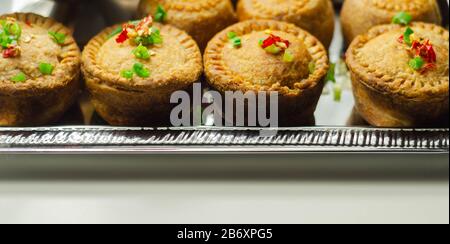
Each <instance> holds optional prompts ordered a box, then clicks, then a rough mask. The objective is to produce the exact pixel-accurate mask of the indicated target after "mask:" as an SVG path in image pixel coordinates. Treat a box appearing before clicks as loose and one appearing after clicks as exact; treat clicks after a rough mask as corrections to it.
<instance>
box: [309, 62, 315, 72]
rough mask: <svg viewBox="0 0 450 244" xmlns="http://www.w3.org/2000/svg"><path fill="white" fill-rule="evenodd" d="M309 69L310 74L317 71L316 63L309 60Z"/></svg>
mask: <svg viewBox="0 0 450 244" xmlns="http://www.w3.org/2000/svg"><path fill="white" fill-rule="evenodd" d="M308 70H309V73H310V74H314V72H315V71H316V63H314V62H309V64H308Z"/></svg>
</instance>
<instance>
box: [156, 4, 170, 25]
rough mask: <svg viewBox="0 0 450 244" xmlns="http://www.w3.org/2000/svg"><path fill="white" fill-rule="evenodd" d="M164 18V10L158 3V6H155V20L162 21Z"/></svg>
mask: <svg viewBox="0 0 450 244" xmlns="http://www.w3.org/2000/svg"><path fill="white" fill-rule="evenodd" d="M166 18H167V12H166V10H164V7H163V6H161V5H158V7H156V13H155V21H156V22H160V23H162V22H164V21H165V20H166Z"/></svg>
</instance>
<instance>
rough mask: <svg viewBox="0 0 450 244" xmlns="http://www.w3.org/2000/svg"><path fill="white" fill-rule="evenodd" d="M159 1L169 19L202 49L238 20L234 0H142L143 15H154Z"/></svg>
mask: <svg viewBox="0 0 450 244" xmlns="http://www.w3.org/2000/svg"><path fill="white" fill-rule="evenodd" d="M158 5H161V6H163V8H164V9H165V10H166V12H167V19H166V21H165V23H166V24H170V25H173V26H175V27H177V28H179V29H181V30H184V31H186V32H187V33H188V34H189V35H191V36H192V37H193V38H194V40H195V41H197V43H198V45H199V47H200V49H201V50H204V49H205V47H206V45H207V44H208V41H209V40H211V38H213V36H214V35H215V34H216V33H218V32H219V31H221V30H223V29H225V28H226V27H228V26H230V25H232V24H234V23H236V22H237V18H236V14H235V12H234V8H233V5H232V3H231V2H230V0H141V1H140V3H139V10H138V12H139V15H140V16H141V17H143V16H145V15H148V14H152V15H153V14H154V13H155V11H156V8H157V6H158Z"/></svg>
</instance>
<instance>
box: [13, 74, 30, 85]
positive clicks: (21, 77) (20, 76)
mask: <svg viewBox="0 0 450 244" xmlns="http://www.w3.org/2000/svg"><path fill="white" fill-rule="evenodd" d="M26 80H27V76H26V75H25V74H24V73H23V72H20V73H18V74H17V75H15V76H14V77H12V78H11V81H12V82H14V83H19V82H25V81H26Z"/></svg>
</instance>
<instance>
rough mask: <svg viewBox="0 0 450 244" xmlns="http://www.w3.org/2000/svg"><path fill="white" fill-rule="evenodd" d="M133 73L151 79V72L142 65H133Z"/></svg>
mask: <svg viewBox="0 0 450 244" xmlns="http://www.w3.org/2000/svg"><path fill="white" fill-rule="evenodd" d="M133 71H134V73H136V75H137V76H139V77H141V78H148V77H150V71H149V70H148V69H147V68H145V67H144V65H143V64H141V63H135V64H134V65H133Z"/></svg>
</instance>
